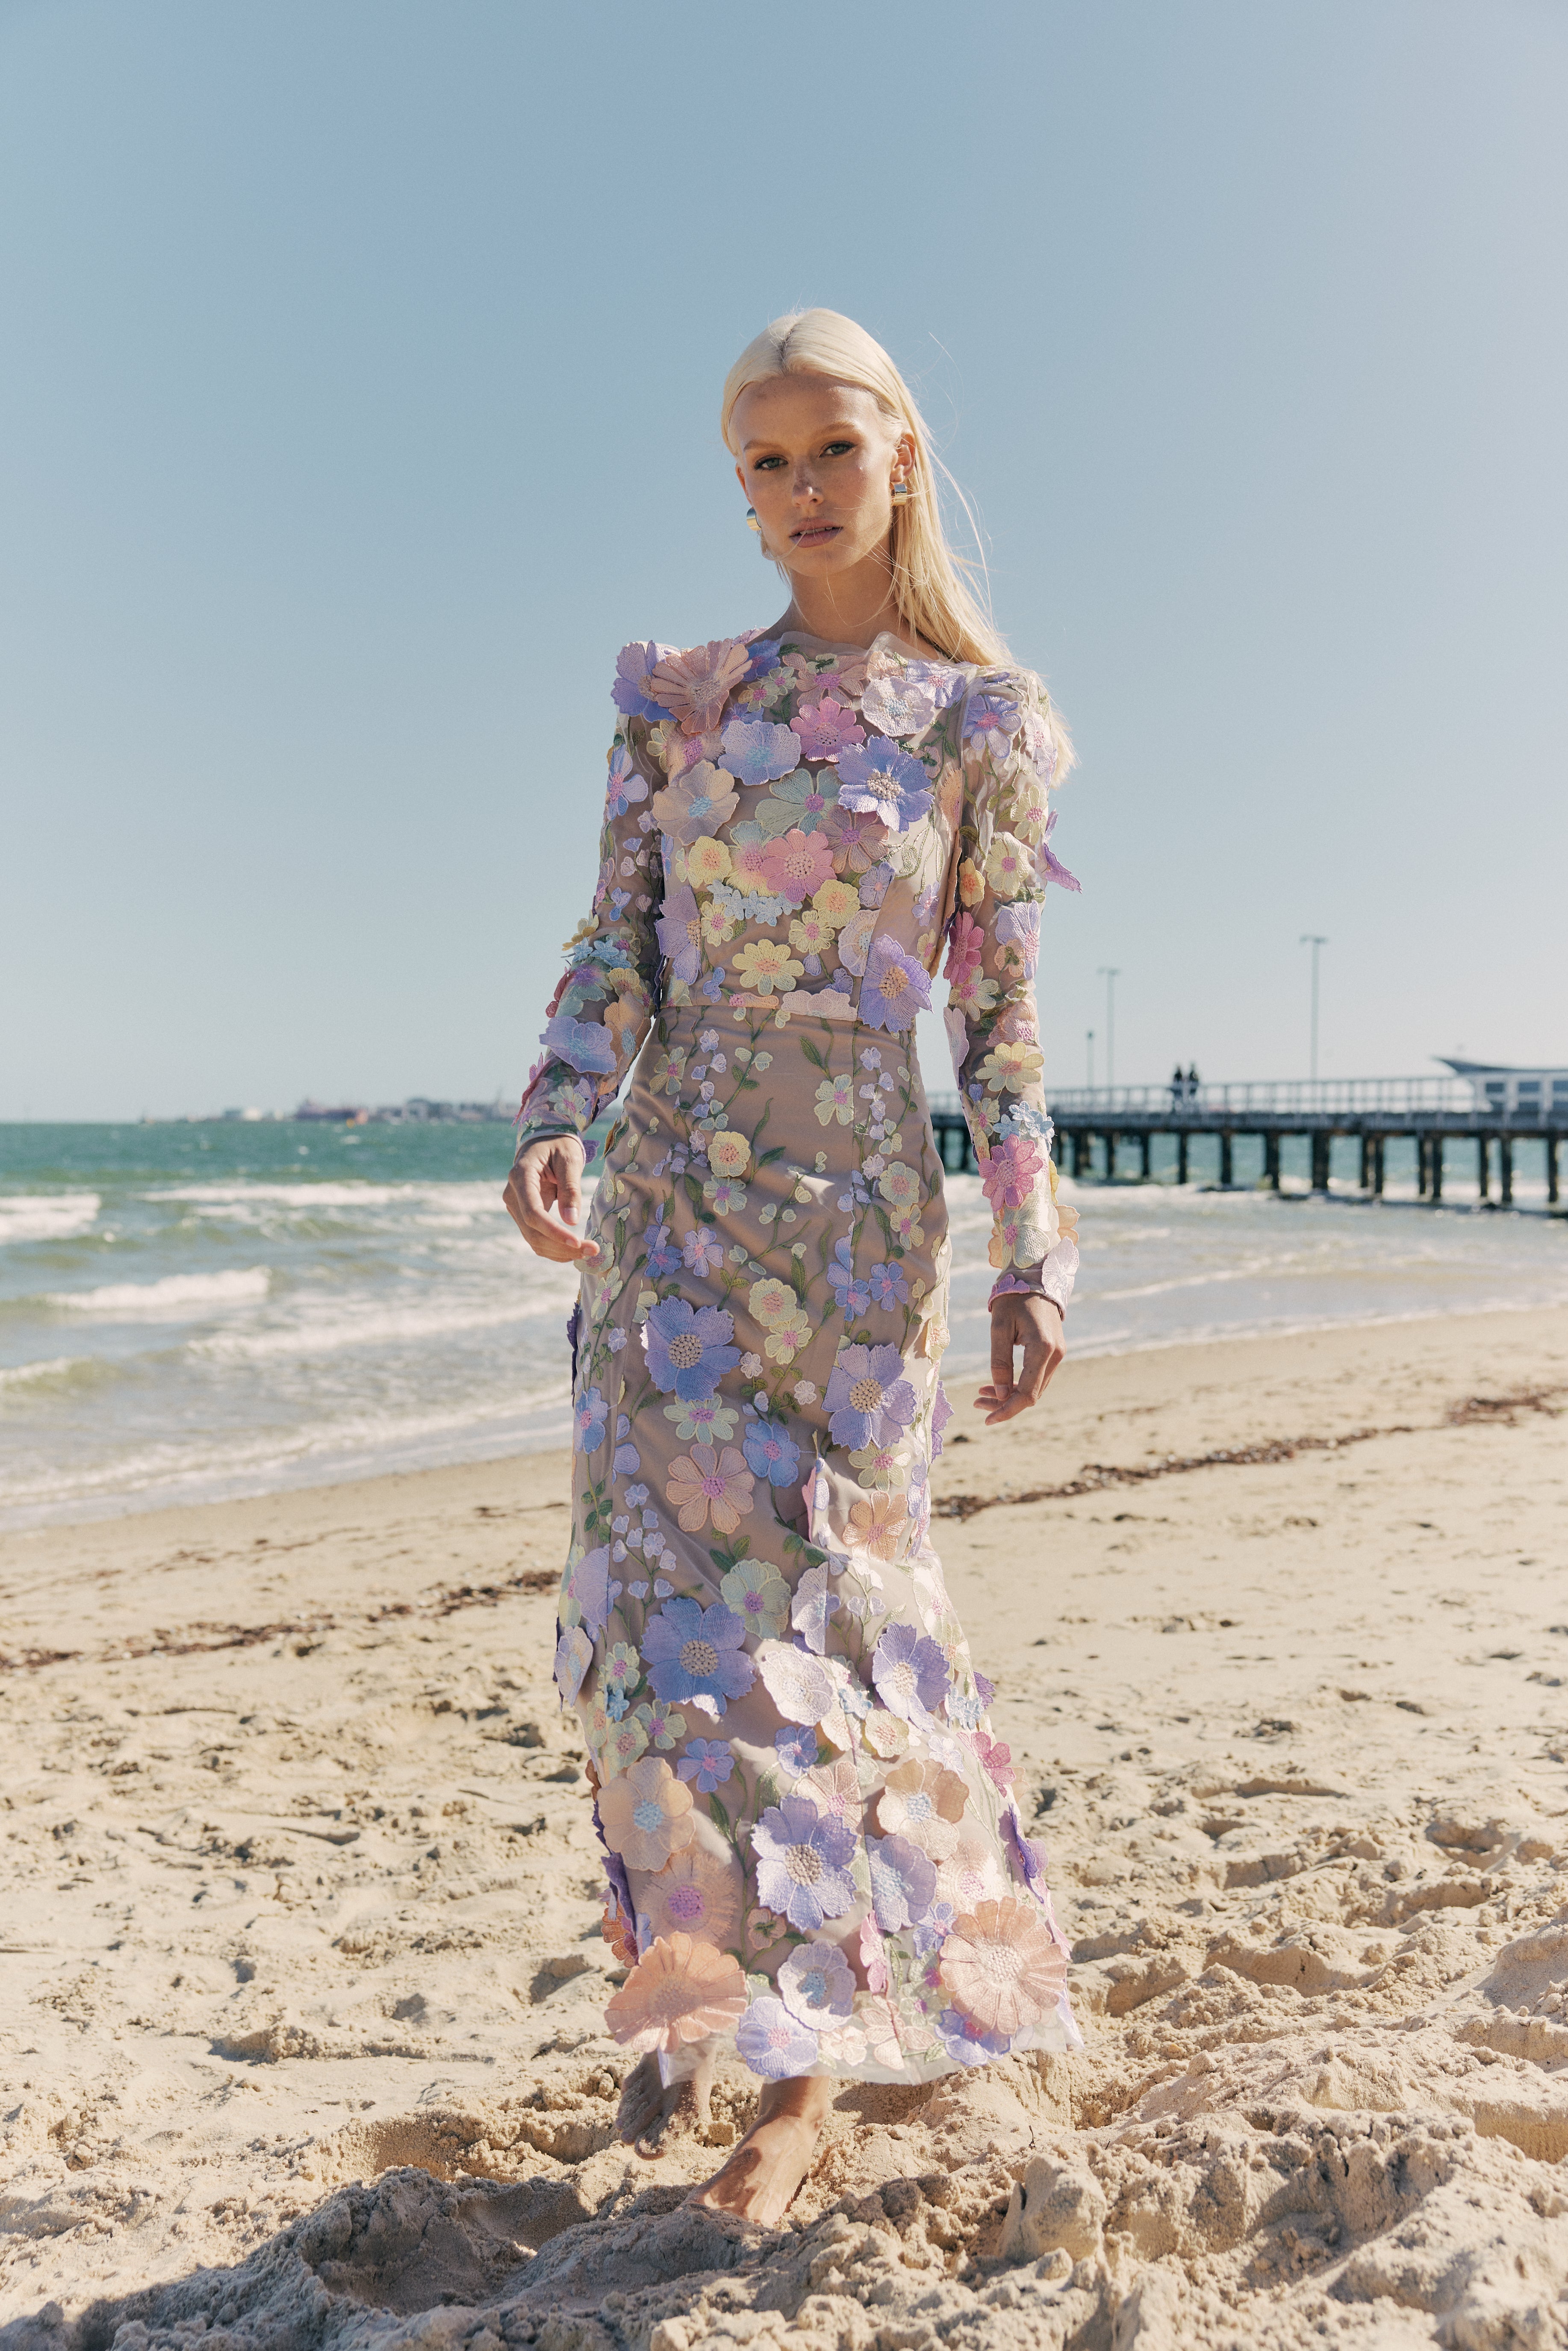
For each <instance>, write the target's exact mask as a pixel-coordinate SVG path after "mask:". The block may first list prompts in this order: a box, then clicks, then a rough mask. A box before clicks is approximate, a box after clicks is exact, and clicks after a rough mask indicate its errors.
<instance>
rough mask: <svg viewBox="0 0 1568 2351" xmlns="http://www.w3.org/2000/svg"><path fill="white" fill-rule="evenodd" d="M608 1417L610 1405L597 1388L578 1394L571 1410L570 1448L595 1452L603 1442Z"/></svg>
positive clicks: (582, 1451)
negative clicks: (572, 1432)
mask: <svg viewBox="0 0 1568 2351" xmlns="http://www.w3.org/2000/svg"><path fill="white" fill-rule="evenodd" d="M609 1417H610V1406H609V1405H607V1404H606V1402H605V1401H604V1398H603V1397H602V1396H601V1395H600V1393H599V1390H598V1389H597V1388H589V1389H587V1390H585V1392H584V1393H583V1394H582V1395H580V1396H579V1397H578V1399H577V1403H576V1405H575V1406H574V1407H573V1410H572V1416H571V1419H572V1427H573V1430H574V1432H575V1433H574V1435H573V1437H572V1449H573V1451H574V1452H577V1453H597V1452H598V1450H599V1448H600V1447H601V1445H602V1444H603V1442H604V1424H605V1422H606V1421H607V1420H608V1419H609Z"/></svg>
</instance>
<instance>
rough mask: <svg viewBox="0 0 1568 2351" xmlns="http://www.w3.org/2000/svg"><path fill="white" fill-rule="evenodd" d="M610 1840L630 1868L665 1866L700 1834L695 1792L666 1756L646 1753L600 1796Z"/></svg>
mask: <svg viewBox="0 0 1568 2351" xmlns="http://www.w3.org/2000/svg"><path fill="white" fill-rule="evenodd" d="M599 1823H600V1826H601V1828H602V1829H603V1831H604V1840H605V1843H606V1844H608V1845H609V1846H610V1849H611V1851H612V1853H618V1854H619V1855H621V1858H622V1861H623V1862H624V1863H625V1864H626V1866H627V1867H628V1869H663V1867H664V1864H665V1863H666V1862H667V1861H668V1860H669V1858H670V1856H671V1855H672V1854H675V1853H679V1852H680V1851H681V1850H682V1848H683V1847H684V1846H685V1845H688V1844H690V1843H691V1841H692V1839H693V1837H694V1836H695V1834H696V1825H697V1824H696V1823H695V1820H693V1818H692V1792H691V1790H690V1789H689V1788H688V1787H687V1785H686V1783H685V1781H684V1780H677V1779H676V1777H675V1775H674V1772H673V1771H671V1769H670V1767H669V1765H668V1764H667V1763H666V1762H665V1761H664V1759H663V1757H662V1756H658V1755H648V1756H644V1757H643V1761H641V1762H639V1763H633V1764H632V1765H631V1766H630V1768H629V1769H628V1770H626V1771H622V1772H621V1773H620V1775H619V1776H618V1777H617V1778H616V1779H613V1780H612V1781H611V1782H610V1784H609V1786H608V1787H606V1788H604V1789H603V1790H601V1793H600V1798H599Z"/></svg>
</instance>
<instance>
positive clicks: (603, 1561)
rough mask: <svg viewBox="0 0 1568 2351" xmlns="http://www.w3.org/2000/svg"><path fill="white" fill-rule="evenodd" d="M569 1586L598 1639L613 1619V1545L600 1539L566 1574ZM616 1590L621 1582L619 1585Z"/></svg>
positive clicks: (587, 1626)
mask: <svg viewBox="0 0 1568 2351" xmlns="http://www.w3.org/2000/svg"><path fill="white" fill-rule="evenodd" d="M566 1588H567V1590H568V1592H569V1593H570V1594H571V1597H572V1598H573V1599H574V1600H575V1601H576V1603H577V1604H578V1606H579V1607H580V1609H581V1611H582V1622H583V1626H584V1629H585V1630H586V1632H587V1633H588V1635H589V1637H590V1638H591V1640H595V1641H596V1640H597V1639H598V1638H599V1635H601V1633H602V1632H603V1630H604V1627H605V1625H607V1624H608V1623H609V1621H610V1545H609V1544H608V1543H601V1544H600V1546H599V1548H598V1550H597V1551H591V1552H588V1553H587V1555H586V1557H584V1558H582V1559H580V1560H579V1561H578V1562H577V1565H576V1566H575V1567H574V1568H573V1569H572V1571H571V1573H570V1576H568V1578H567V1584H566ZM616 1589H617V1590H619V1589H620V1586H619V1585H617V1587H616Z"/></svg>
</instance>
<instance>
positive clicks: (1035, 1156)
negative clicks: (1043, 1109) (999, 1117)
mask: <svg viewBox="0 0 1568 2351" xmlns="http://www.w3.org/2000/svg"><path fill="white" fill-rule="evenodd" d="M1044 1165H1045V1153H1044V1151H1043V1149H1042V1148H1041V1146H1040V1144H1039V1143H1038V1142H1037V1141H1036V1139H1035V1137H1034V1136H1033V1135H1032V1134H1008V1135H1004V1136H1003V1137H1002V1140H1001V1141H1000V1142H999V1143H995V1144H992V1145H991V1154H990V1157H989V1158H988V1160H987V1162H986V1180H985V1182H984V1183H983V1184H982V1185H981V1186H980V1189H981V1191H982V1192H983V1193H984V1194H985V1196H986V1197H987V1199H988V1201H989V1202H990V1204H991V1206H992V1207H993V1208H1021V1207H1023V1206H1024V1203H1025V1202H1026V1201H1028V1200H1030V1199H1032V1198H1033V1196H1034V1183H1035V1177H1036V1176H1037V1175H1039V1174H1040V1170H1041V1168H1042V1167H1043V1166H1044Z"/></svg>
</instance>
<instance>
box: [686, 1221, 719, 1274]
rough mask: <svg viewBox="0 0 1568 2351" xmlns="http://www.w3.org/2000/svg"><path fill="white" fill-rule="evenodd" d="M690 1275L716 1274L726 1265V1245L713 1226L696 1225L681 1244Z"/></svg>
mask: <svg viewBox="0 0 1568 2351" xmlns="http://www.w3.org/2000/svg"><path fill="white" fill-rule="evenodd" d="M681 1255H682V1257H683V1259H685V1267H686V1270H687V1272H688V1273H697V1274H709V1273H716V1272H717V1271H718V1269H719V1267H720V1266H721V1265H722V1264H723V1263H724V1244H723V1242H722V1241H721V1240H720V1239H719V1238H718V1236H717V1234H716V1232H715V1231H714V1229H713V1228H712V1226H711V1225H696V1226H695V1227H694V1228H693V1229H692V1230H691V1231H690V1232H689V1233H687V1234H686V1236H685V1238H684V1239H683V1241H682V1242H681Z"/></svg>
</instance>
